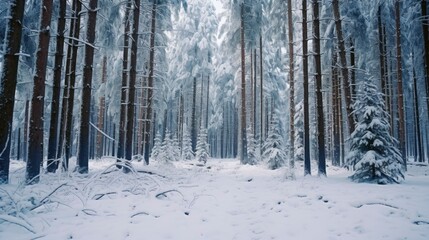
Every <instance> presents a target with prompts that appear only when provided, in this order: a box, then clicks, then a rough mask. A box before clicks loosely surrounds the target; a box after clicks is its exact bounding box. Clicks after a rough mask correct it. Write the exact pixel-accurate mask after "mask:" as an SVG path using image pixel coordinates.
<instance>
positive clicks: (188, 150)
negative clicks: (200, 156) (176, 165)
mask: <svg viewBox="0 0 429 240" xmlns="http://www.w3.org/2000/svg"><path fill="white" fill-rule="evenodd" d="M194 158H195V153H194V151H192V141H191V136H190V134H189V131H185V132H184V133H183V147H182V159H183V160H191V159H194Z"/></svg>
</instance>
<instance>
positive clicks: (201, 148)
mask: <svg viewBox="0 0 429 240" xmlns="http://www.w3.org/2000/svg"><path fill="white" fill-rule="evenodd" d="M196 158H197V160H198V161H199V162H201V163H203V164H206V162H207V160H208V158H209V144H208V143H207V129H205V128H201V130H200V133H199V134H198V141H197V152H196Z"/></svg>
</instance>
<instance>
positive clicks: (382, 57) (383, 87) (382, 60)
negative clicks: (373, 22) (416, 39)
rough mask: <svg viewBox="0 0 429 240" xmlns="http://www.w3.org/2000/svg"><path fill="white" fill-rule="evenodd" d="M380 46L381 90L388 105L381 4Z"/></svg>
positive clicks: (379, 16) (379, 21) (379, 14)
mask: <svg viewBox="0 0 429 240" xmlns="http://www.w3.org/2000/svg"><path fill="white" fill-rule="evenodd" d="M377 18H378V48H379V52H380V53H379V54H380V83H381V91H382V93H383V94H384V101H385V104H386V106H387V104H388V101H387V94H386V78H385V75H386V69H385V66H386V53H385V51H384V36H383V25H382V23H381V6H379V7H378V13H377Z"/></svg>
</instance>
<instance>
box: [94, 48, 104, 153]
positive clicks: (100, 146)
mask: <svg viewBox="0 0 429 240" xmlns="http://www.w3.org/2000/svg"><path fill="white" fill-rule="evenodd" d="M102 69H103V70H102V72H101V85H102V90H103V91H102V92H101V93H100V94H101V96H100V106H99V107H98V123H97V128H98V129H100V130H101V131H104V107H105V98H104V93H105V86H104V85H105V83H106V77H107V76H106V75H107V56H106V55H104V56H103V68H102ZM103 138H104V137H103V134H102V133H101V132H100V131H97V143H96V146H95V147H96V157H97V158H98V159H100V158H101V157H102V156H103V154H104V145H103Z"/></svg>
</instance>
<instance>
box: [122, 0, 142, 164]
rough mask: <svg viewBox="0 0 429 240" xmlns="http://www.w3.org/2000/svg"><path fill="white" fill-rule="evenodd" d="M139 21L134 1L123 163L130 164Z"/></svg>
mask: <svg viewBox="0 0 429 240" xmlns="http://www.w3.org/2000/svg"><path fill="white" fill-rule="evenodd" d="M139 21H140V0H134V12H133V34H132V37H131V38H132V41H131V58H130V80H129V84H128V105H127V135H126V138H125V163H126V164H127V165H128V164H130V163H129V161H131V158H132V155H133V152H132V147H133V133H134V111H135V107H134V101H135V99H134V98H135V93H136V86H135V85H136V77H137V50H138V49H137V46H138V38H139ZM123 170H124V172H129V171H130V170H131V169H130V168H123Z"/></svg>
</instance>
